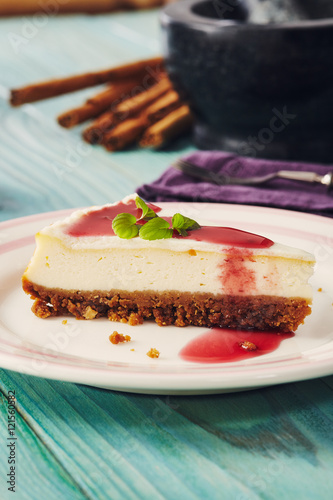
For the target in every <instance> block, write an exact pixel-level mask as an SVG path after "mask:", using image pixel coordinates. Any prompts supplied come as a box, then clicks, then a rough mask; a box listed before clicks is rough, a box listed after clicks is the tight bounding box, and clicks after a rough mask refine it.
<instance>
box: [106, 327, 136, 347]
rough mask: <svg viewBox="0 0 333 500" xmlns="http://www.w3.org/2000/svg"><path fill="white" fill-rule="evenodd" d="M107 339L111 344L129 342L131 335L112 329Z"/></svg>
mask: <svg viewBox="0 0 333 500" xmlns="http://www.w3.org/2000/svg"><path fill="white" fill-rule="evenodd" d="M109 340H110V342H111V343H112V344H119V343H121V342H129V341H130V340H131V337H130V336H129V335H123V334H122V333H118V332H117V331H114V332H113V333H111V335H110V337H109ZM131 350H132V349H131ZM133 351H134V349H133Z"/></svg>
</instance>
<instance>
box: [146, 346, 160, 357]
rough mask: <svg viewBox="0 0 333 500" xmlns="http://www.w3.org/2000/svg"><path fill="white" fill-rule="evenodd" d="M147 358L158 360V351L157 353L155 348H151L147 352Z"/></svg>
mask: <svg viewBox="0 0 333 500" xmlns="http://www.w3.org/2000/svg"><path fill="white" fill-rule="evenodd" d="M147 356H149V357H150V358H159V357H160V351H158V350H157V349H155V347H152V348H151V349H150V350H149V351H148V352H147Z"/></svg>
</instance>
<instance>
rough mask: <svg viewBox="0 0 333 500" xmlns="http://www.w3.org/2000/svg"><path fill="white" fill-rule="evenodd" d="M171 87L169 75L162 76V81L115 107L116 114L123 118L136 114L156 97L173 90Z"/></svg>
mask: <svg viewBox="0 0 333 500" xmlns="http://www.w3.org/2000/svg"><path fill="white" fill-rule="evenodd" d="M171 88H172V85H171V82H170V80H169V78H168V77H167V76H165V77H161V79H160V81H159V82H158V83H156V84H155V85H153V86H152V87H150V88H149V89H148V90H147V91H146V92H142V93H141V94H139V95H136V96H135V97H132V98H131V99H127V100H126V101H124V102H122V103H120V104H119V105H118V106H117V107H116V109H115V115H116V116H118V118H119V119H121V120H122V119H124V118H126V117H129V116H134V115H135V114H137V113H139V112H140V111H142V110H143V109H144V108H146V107H147V106H148V105H149V104H151V103H152V102H153V101H156V99H158V98H159V97H161V96H162V95H164V94H165V93H166V92H167V91H169V90H171Z"/></svg>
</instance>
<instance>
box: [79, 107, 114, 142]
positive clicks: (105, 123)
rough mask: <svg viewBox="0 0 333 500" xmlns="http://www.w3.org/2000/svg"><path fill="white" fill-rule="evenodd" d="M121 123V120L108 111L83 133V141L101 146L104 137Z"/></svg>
mask: <svg viewBox="0 0 333 500" xmlns="http://www.w3.org/2000/svg"><path fill="white" fill-rule="evenodd" d="M118 123H119V119H118V118H117V117H116V116H115V115H114V112H113V111H106V112H105V113H103V114H102V115H101V116H99V117H98V118H96V120H94V121H93V122H92V124H91V125H89V127H87V128H86V129H84V131H83V132H82V137H83V139H84V140H85V141H86V142H88V143H89V144H101V143H102V142H103V137H104V135H105V134H106V132H108V131H109V130H111V129H112V128H113V127H115V126H116V125H117V124H118Z"/></svg>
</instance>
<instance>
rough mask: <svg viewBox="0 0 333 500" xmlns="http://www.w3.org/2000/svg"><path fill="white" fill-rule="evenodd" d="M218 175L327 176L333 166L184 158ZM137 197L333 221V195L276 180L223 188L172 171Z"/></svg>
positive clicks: (220, 156)
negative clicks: (258, 209) (229, 205)
mask: <svg viewBox="0 0 333 500" xmlns="http://www.w3.org/2000/svg"><path fill="white" fill-rule="evenodd" d="M184 159H187V160H188V161H191V162H192V163H194V164H195V165H198V166H200V167H205V168H206V169H207V170H210V171H212V172H215V173H217V172H218V173H223V174H226V175H229V176H235V177H248V176H251V175H264V174H268V173H271V172H276V171H278V170H304V171H311V172H317V173H318V174H320V175H324V174H326V173H327V172H329V171H331V170H332V168H333V167H332V166H324V165H315V164H306V163H298V162H282V161H276V160H263V159H257V158H246V157H242V156H237V155H235V154H232V153H225V152H221V151H198V152H195V153H192V154H190V155H187V156H186V157H184ZM137 193H138V194H139V195H140V196H141V197H142V198H144V199H146V200H148V201H152V202H153V201H196V202H199V201H203V202H218V203H240V204H245V205H260V206H268V207H276V208H284V209H288V210H298V211H303V212H311V213H314V214H317V215H325V216H328V217H333V191H331V194H329V193H328V190H327V188H326V186H323V185H321V184H312V183H306V182H300V181H292V180H285V179H274V180H272V181H270V182H269V183H267V184H264V185H262V186H261V187H259V186H232V185H226V186H221V185H217V184H213V183H209V182H205V181H201V180H198V179H195V178H192V177H189V176H188V175H185V174H183V173H181V172H179V171H178V170H176V169H174V168H173V167H169V168H168V169H167V170H166V171H165V172H164V173H163V174H162V175H161V177H160V178H159V179H157V180H156V181H154V182H152V183H151V184H144V185H143V186H140V187H139V188H138V189H137Z"/></svg>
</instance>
